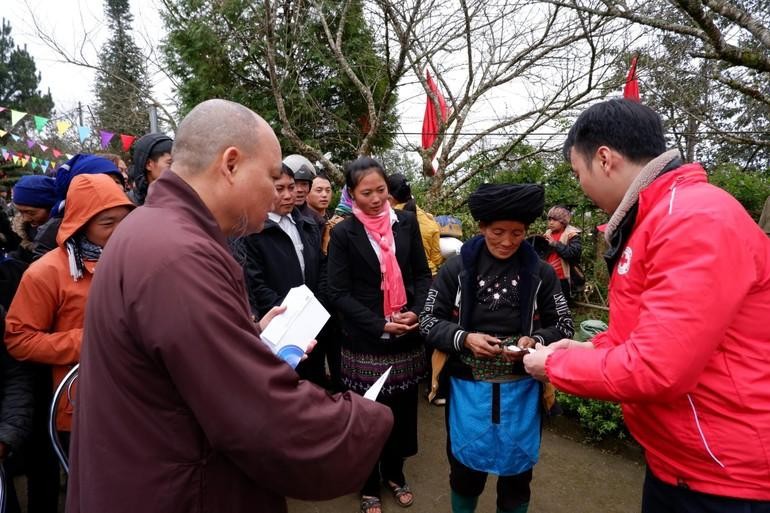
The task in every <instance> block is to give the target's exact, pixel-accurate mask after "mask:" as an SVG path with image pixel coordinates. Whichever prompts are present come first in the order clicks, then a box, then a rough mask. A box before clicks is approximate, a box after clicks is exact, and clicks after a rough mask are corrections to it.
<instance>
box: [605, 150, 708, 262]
mask: <svg viewBox="0 0 770 513" xmlns="http://www.w3.org/2000/svg"><path fill="white" fill-rule="evenodd" d="M671 153H672V152H666V153H664V154H663V155H661V156H660V157H658V159H661V157H664V156H666V155H668V156H669V157H670V154H671ZM656 160H657V159H656ZM664 160H667V161H668V162H667V163H666V164H665V165H664V166H663V167H662V169H661V168H660V167H657V166H650V164H652V162H651V163H650V164H648V165H647V166H645V168H644V169H643V170H642V172H643V173H644V172H645V170H647V175H648V178H646V179H645V181H646V184H647V185H645V186H644V187H641V188H637V189H636V194H629V193H630V192H631V190H630V189H629V193H626V196H625V197H624V198H623V202H624V203H625V202H627V200H628V202H629V203H630V199H633V203H630V205H629V204H626V205H625V207H624V211H623V216H622V217H620V216H618V217H617V218H616V214H618V212H619V211H621V209H620V207H619V208H618V210H616V211H615V214H613V216H612V220H615V224H614V226H613V230H612V231H611V232H610V226H609V225H608V226H607V231H606V232H605V238H606V239H607V242H608V243H609V249H607V251H606V252H605V254H604V259H605V261H606V262H607V267H608V268H609V272H610V274H612V271H613V270H614V268H615V264H617V262H618V260H619V259H620V256H621V252H622V251H623V249H624V248H625V246H626V244H627V243H628V240H629V239H630V237H631V233H632V232H633V230H634V228H635V227H636V225H637V224H638V223H639V222H640V221H641V220H642V219H644V217H645V216H646V215H647V214H648V213H649V211H650V208H651V206H652V205H654V204H656V203H657V202H658V201H660V200H662V199H663V198H664V197H665V196H667V195H668V196H669V198H670V199H669V208H673V205H674V200H675V194H676V187H677V186H678V185H683V184H688V183H697V182H706V181H707V179H706V171H705V170H704V169H703V167H702V166H701V165H700V164H684V165H683V164H682V160H681V159H680V158H679V152H676V154H675V155H674V158H673V159H672V158H668V157H667V158H666V159H664ZM655 170H657V173H656V174H654V175H652V179H649V176H651V173H652V172H653V171H655ZM634 183H635V184H636V183H637V181H635V182H634ZM624 203H621V206H624Z"/></svg>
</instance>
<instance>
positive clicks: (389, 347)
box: [328, 210, 431, 353]
mask: <svg viewBox="0 0 770 513" xmlns="http://www.w3.org/2000/svg"><path fill="white" fill-rule="evenodd" d="M396 216H397V218H398V222H396V223H395V224H394V225H393V238H394V240H395V243H396V259H397V260H398V266H399V268H400V269H401V275H402V277H403V279H404V287H405V289H406V309H407V310H410V311H412V312H414V313H415V314H417V315H419V314H420V310H421V309H422V305H423V304H424V303H425V297H426V294H427V292H428V287H430V282H431V275H430V269H429V268H428V262H427V260H425V251H424V250H423V248H422V239H421V237H420V228H419V225H418V224H417V218H416V217H415V215H414V214H413V213H411V212H404V211H400V210H397V211H396ZM328 266H329V276H328V278H329V283H328V290H329V292H328V294H329V301H330V302H331V304H332V306H333V307H334V308H335V310H336V312H337V313H338V314H339V317H340V322H341V326H342V329H343V331H344V332H345V334H346V339H347V341H348V342H349V343H352V344H353V345H354V347H352V349H353V350H354V351H356V352H370V353H377V352H383V351H388V352H390V351H393V350H394V349H396V346H397V344H394V342H393V341H390V340H384V339H381V338H380V336H381V335H382V333H383V331H384V329H385V316H384V314H383V301H384V296H383V293H382V290H381V275H380V262H379V260H378V259H377V254H376V253H375V252H374V249H373V248H372V245H371V243H370V242H369V237H367V235H366V231H365V230H364V225H363V224H361V222H360V221H359V220H358V219H356V218H355V216H351V217H349V218H347V219H345V220H344V221H342V222H341V223H339V224H338V225H336V226H335V227H334V230H332V232H331V242H330V244H329V262H328ZM403 338H404V342H405V343H407V342H409V341H410V339H412V340H411V342H413V337H403Z"/></svg>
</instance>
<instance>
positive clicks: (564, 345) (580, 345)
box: [548, 338, 594, 349]
mask: <svg viewBox="0 0 770 513" xmlns="http://www.w3.org/2000/svg"><path fill="white" fill-rule="evenodd" d="M548 347H550V348H552V349H593V348H594V345H593V343H592V342H590V341H589V342H578V341H577V340H570V339H568V338H563V339H561V340H559V341H558V342H553V343H551V344H548Z"/></svg>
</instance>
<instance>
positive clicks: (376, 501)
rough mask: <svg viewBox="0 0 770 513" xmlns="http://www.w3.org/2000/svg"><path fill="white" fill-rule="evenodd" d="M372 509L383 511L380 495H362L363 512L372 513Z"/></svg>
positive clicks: (380, 512)
mask: <svg viewBox="0 0 770 513" xmlns="http://www.w3.org/2000/svg"><path fill="white" fill-rule="evenodd" d="M371 510H375V511H376V510H380V511H379V513H382V502H381V501H380V498H379V497H369V496H366V495H364V496H362V497H361V513H372V511H371Z"/></svg>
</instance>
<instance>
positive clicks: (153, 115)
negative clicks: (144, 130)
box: [148, 104, 158, 134]
mask: <svg viewBox="0 0 770 513" xmlns="http://www.w3.org/2000/svg"><path fill="white" fill-rule="evenodd" d="M148 110H149V111H150V133H151V134H154V133H156V132H158V109H157V108H156V107H155V104H152V105H150V108H149V109H148Z"/></svg>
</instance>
